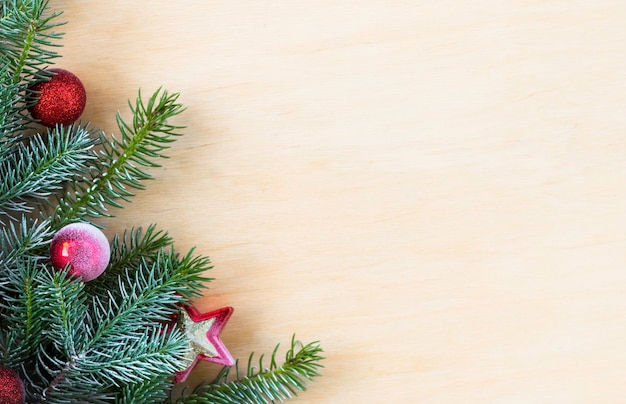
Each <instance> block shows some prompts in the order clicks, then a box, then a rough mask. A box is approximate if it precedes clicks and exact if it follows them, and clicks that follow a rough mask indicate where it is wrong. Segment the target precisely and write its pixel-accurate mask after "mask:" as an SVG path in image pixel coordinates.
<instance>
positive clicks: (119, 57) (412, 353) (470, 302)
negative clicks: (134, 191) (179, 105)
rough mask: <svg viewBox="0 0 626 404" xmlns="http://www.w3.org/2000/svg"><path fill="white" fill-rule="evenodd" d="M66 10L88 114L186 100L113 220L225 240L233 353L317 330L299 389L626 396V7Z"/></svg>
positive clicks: (181, 239) (217, 292)
mask: <svg viewBox="0 0 626 404" xmlns="http://www.w3.org/2000/svg"><path fill="white" fill-rule="evenodd" d="M51 6H52V7H53V8H55V9H58V10H65V14H64V18H65V19H67V20H68V21H69V24H68V25H66V26H65V27H64V28H63V29H64V31H65V32H66V37H65V40H64V45H65V47H64V48H63V49H62V53H63V54H64V58H63V59H61V60H59V61H58V66H60V67H65V68H67V69H69V70H71V71H73V72H75V73H76V74H77V75H79V77H81V78H82V79H83V81H84V83H85V85H86V87H87V90H88V97H89V100H88V105H87V109H86V111H85V113H84V115H83V119H86V120H90V121H91V122H92V123H93V124H94V125H95V126H97V127H100V128H103V129H104V130H105V131H106V132H110V133H114V132H115V125H114V115H115V113H116V111H118V110H120V111H122V113H123V115H125V116H128V113H127V108H126V100H127V99H129V98H131V99H133V98H134V97H135V96H136V93H137V89H138V88H141V89H142V90H143V91H144V93H145V94H149V93H151V92H152V91H154V90H155V89H156V88H157V87H159V86H164V87H165V88H166V89H168V90H170V91H172V92H180V93H181V100H182V102H183V103H184V104H185V105H186V106H187V111H186V112H185V114H184V115H183V116H182V117H181V118H180V119H179V120H178V121H177V123H180V124H184V125H187V129H186V130H185V133H186V135H185V136H184V137H183V138H181V139H180V141H178V142H177V143H175V144H174V145H173V148H172V149H171V151H170V152H169V154H170V156H171V159H170V160H168V161H166V162H165V167H164V168H163V169H161V170H156V171H153V172H154V174H155V176H156V179H155V181H153V182H151V183H150V184H149V188H148V190H147V191H145V192H141V193H140V194H139V195H138V196H137V197H136V198H135V199H134V202H133V203H132V204H131V205H128V206H127V207H126V208H125V209H124V210H119V211H116V212H114V213H115V214H116V216H117V217H116V218H115V219H114V220H111V221H107V225H108V229H107V232H108V234H110V235H112V234H113V233H114V232H116V231H121V230H122V229H124V228H128V227H131V226H139V225H141V226H147V225H148V224H150V223H153V222H154V223H157V224H158V225H159V227H160V228H164V229H167V230H169V231H170V233H171V235H172V236H173V237H174V238H175V239H176V240H177V243H178V244H177V245H178V246H179V249H181V250H184V249H187V248H191V247H192V246H196V247H197V251H198V252H200V253H203V254H207V255H210V256H211V257H212V260H213V263H214V265H215V268H214V269H213V270H212V272H211V274H212V275H213V276H214V277H215V278H216V280H215V281H214V282H213V283H212V284H211V289H210V290H209V291H208V293H207V294H206V296H205V297H204V298H202V299H201V300H199V301H198V302H197V305H198V307H199V308H200V309H203V310H208V309H212V308H217V307H221V306H223V305H232V306H234V307H235V314H234V315H233V317H232V318H231V321H230V323H229V324H228V326H227V328H226V329H225V331H224V333H223V339H224V341H225V342H226V344H227V345H228V346H229V348H230V350H231V351H232V353H233V355H234V356H236V357H241V358H243V359H246V358H247V355H248V353H249V352H250V351H256V352H271V349H272V348H273V346H274V344H275V343H277V342H282V343H287V342H288V341H289V340H290V338H291V335H292V333H294V332H295V333H296V334H297V337H298V338H299V339H301V340H303V341H312V340H316V339H319V340H321V341H322V344H323V346H324V348H325V350H326V356H327V360H326V363H325V364H326V369H325V370H324V377H323V378H321V379H320V380H319V382H317V383H315V384H313V385H312V388H311V389H310V391H308V392H307V393H305V394H304V395H302V396H301V397H300V398H299V399H298V400H297V402H299V403H357V402H358V403H422V404H425V403H529V402H530V403H557V402H559V403H600V402H601V403H621V402H624V401H625V400H626V386H625V385H624V374H625V373H624V371H625V368H626V344H625V342H626V322H625V321H624V315H625V314H626V293H625V292H626V255H625V252H626V237H625V236H624V229H625V228H626V209H625V206H626V204H625V203H626V181H625V180H626V159H625V158H624V156H625V152H626V114H625V113H624V111H625V109H626V73H625V72H626V24H625V23H624V21H626V3H624V2H620V1H608V0H607V1H600V0H593V1H592V0H587V1H579V2H560V1H539V0H523V1H522V0H505V1H495V0H483V1H462V0H441V1H431V2H423V1H401V0H389V1H376V0H373V1H372V0H364V1H339V2H338V1H328V0H321V1H315V2H301V1H274V2H268V1H256V0H248V1H230V2H229V1H214V0H205V1H176V2H173V1H162V0H158V1H134V2H129V1H122V0H111V1H106V2H105V1H72V2H70V1H52V2H51ZM210 368H211V367H210V366H207V367H206V369H207V371H211V369H210Z"/></svg>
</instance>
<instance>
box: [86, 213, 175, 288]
mask: <svg viewBox="0 0 626 404" xmlns="http://www.w3.org/2000/svg"><path fill="white" fill-rule="evenodd" d="M172 244H173V240H172V238H171V237H170V236H169V235H168V233H167V232H166V231H164V230H156V226H155V225H154V224H152V225H150V226H148V228H147V229H146V230H145V231H144V230H143V229H142V228H141V227H140V228H136V229H135V228H132V229H130V231H128V230H124V233H123V234H122V236H121V237H120V236H119V235H117V234H116V235H115V236H114V237H113V240H112V241H111V263H110V264H109V267H108V268H107V270H106V271H105V272H104V273H103V274H102V275H101V276H100V277H99V278H97V279H96V280H94V281H92V282H90V283H88V284H87V287H88V289H89V290H91V291H93V293H97V291H98V290H109V289H115V286H117V278H118V276H119V275H120V274H121V273H122V272H123V271H124V270H125V269H129V270H133V269H136V268H138V265H139V264H140V263H141V262H142V260H143V261H144V262H148V263H152V262H154V261H156V260H157V259H158V257H159V256H160V255H159V253H161V252H162V251H163V250H164V249H166V248H168V247H171V246H172Z"/></svg>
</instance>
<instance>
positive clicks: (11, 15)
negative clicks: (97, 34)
mask: <svg viewBox="0 0 626 404" xmlns="http://www.w3.org/2000/svg"><path fill="white" fill-rule="evenodd" d="M0 6H1V7H0V66H3V67H4V69H2V70H0V78H1V79H2V86H3V87H4V88H3V90H2V91H0V101H2V103H3V105H4V106H3V107H2V108H1V109H0V118H2V123H1V124H0V138H4V141H3V142H0V143H6V142H7V141H12V140H19V138H20V137H22V134H21V133H20V130H22V129H24V128H26V126H27V124H28V123H30V122H32V119H31V118H30V117H29V115H28V113H27V111H26V108H27V107H28V106H29V105H31V104H32V102H33V92H32V91H31V90H30V87H31V86H32V85H33V84H34V83H35V82H37V81H40V80H44V79H48V78H49V77H50V74H49V73H47V72H46V71H45V70H44V69H45V67H47V66H48V65H49V64H51V63H52V62H53V60H54V59H55V58H57V57H59V54H58V53H57V52H56V51H55V48H56V47H58V46H59V43H58V41H59V40H60V39H61V37H62V36H63V33H61V32H57V31H56V29H57V28H58V27H60V26H62V25H63V24H65V22H63V21H59V20H58V17H59V15H60V14H61V13H58V12H52V13H51V12H49V9H48V1H47V0H22V1H20V0H5V1H3V2H1V3H0ZM0 147H1V144H0ZM0 157H3V156H2V152H1V151H0Z"/></svg>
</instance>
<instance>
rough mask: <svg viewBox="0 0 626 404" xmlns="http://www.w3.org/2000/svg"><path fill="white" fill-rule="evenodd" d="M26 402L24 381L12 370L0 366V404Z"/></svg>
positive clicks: (20, 403) (21, 403)
mask: <svg viewBox="0 0 626 404" xmlns="http://www.w3.org/2000/svg"><path fill="white" fill-rule="evenodd" d="M25 400H26V393H25V392H24V383H22V379H20V377H19V376H18V375H17V373H15V372H14V371H12V370H11V369H9V368H7V367H4V366H0V403H2V404H24V402H25Z"/></svg>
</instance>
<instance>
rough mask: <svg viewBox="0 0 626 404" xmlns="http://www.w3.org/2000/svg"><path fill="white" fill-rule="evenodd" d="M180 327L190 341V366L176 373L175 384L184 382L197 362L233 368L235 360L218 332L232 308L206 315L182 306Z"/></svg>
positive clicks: (220, 330) (223, 308)
mask: <svg viewBox="0 0 626 404" xmlns="http://www.w3.org/2000/svg"><path fill="white" fill-rule="evenodd" d="M183 308H184V310H182V312H181V319H180V323H179V324H180V325H181V327H182V328H183V330H184V331H185V334H187V337H189V340H190V341H191V351H190V355H191V357H190V358H189V359H190V361H191V365H189V367H187V369H185V370H183V371H182V372H177V373H176V376H175V378H176V382H177V383H182V382H184V381H185V380H186V379H187V377H188V376H189V374H190V373H191V371H192V370H193V368H194V367H195V366H196V364H197V363H198V362H199V361H201V360H202V361H208V362H215V363H219V364H220V365H224V366H233V365H234V364H235V360H234V359H233V357H232V356H231V355H230V352H228V349H226V346H225V345H224V343H223V342H222V340H221V339H220V332H222V328H224V326H225V325H226V322H227V321H228V319H229V318H230V316H231V314H233V311H234V309H233V308H232V307H222V308H221V309H217V310H213V311H210V312H208V313H200V312H199V311H198V310H196V309H194V308H193V307H190V306H183Z"/></svg>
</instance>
